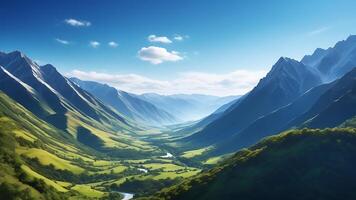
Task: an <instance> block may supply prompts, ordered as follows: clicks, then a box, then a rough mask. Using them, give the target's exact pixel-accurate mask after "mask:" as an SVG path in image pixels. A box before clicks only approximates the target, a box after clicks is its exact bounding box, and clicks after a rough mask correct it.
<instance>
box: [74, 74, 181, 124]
mask: <svg viewBox="0 0 356 200" xmlns="http://www.w3.org/2000/svg"><path fill="white" fill-rule="evenodd" d="M70 80H71V81H73V82H74V83H76V84H77V85H78V86H79V87H81V88H82V89H84V90H86V91H88V92H89V93H91V94H92V95H93V96H95V97H96V98H98V99H100V100H101V101H102V102H104V103H105V104H106V105H110V106H111V107H113V108H114V109H116V110H117V111H118V112H119V113H122V114H123V115H125V116H127V117H129V118H131V119H133V120H136V121H139V122H143V123H146V124H150V125H167V124H173V123H177V122H179V120H178V119H176V118H175V117H174V116H172V115H171V114H169V113H168V112H166V111H164V110H162V109H160V108H158V107H156V106H155V105H153V104H151V103H149V102H147V101H144V100H142V99H141V98H137V97H136V95H133V94H130V93H127V92H124V91H120V90H117V89H115V88H113V87H110V86H108V85H106V84H100V83H97V82H93V81H82V80H80V79H77V78H70Z"/></svg>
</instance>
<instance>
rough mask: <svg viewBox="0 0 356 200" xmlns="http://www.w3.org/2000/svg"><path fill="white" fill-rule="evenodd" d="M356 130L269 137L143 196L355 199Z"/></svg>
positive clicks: (305, 131)
mask: <svg viewBox="0 0 356 200" xmlns="http://www.w3.org/2000/svg"><path fill="white" fill-rule="evenodd" d="M355 131H356V129H355V128H346V129H325V130H319V129H303V130H292V131H288V132H286V133H283V134H280V135H276V136H272V137H270V138H267V139H265V140H263V141H261V142H259V143H258V144H256V145H254V146H253V147H250V148H248V149H244V150H241V151H239V152H237V153H236V154H235V155H234V156H232V157H231V158H228V159H227V160H225V161H224V162H222V163H221V164H218V165H217V166H215V167H213V168H212V169H210V170H207V171H205V172H203V173H201V174H199V175H197V176H195V177H192V178H190V179H187V180H185V181H183V183H181V184H178V185H175V186H172V187H169V188H165V189H163V190H162V191H161V192H159V193H157V194H155V195H153V196H152V197H148V198H142V199H152V200H153V199H155V200H159V199H166V200H183V199H184V200H191V199H194V200H203V199H204V200H210V199H226V200H230V199H231V200H232V199H249V200H254V199H256V200H257V199H298V200H300V199H335V200H337V199H340V198H341V199H355V198H356V194H355V193H354V188H355V187H356V183H355V181H354V180H355V178H356V173H355V170H354V166H355V164H356V157H355V155H356V134H355V133H356V132H355Z"/></svg>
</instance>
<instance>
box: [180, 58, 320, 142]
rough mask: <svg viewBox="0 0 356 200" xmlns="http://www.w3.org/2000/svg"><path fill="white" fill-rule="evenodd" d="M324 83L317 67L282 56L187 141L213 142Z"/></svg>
mask: <svg viewBox="0 0 356 200" xmlns="http://www.w3.org/2000/svg"><path fill="white" fill-rule="evenodd" d="M320 83H321V80H320V78H319V76H318V75H317V74H316V73H315V72H314V70H310V69H309V68H308V67H307V66H305V65H304V64H302V63H300V62H298V61H296V60H292V59H288V58H280V59H279V60H278V62H277V63H276V64H275V65H274V66H273V67H272V70H271V71H270V72H269V73H268V74H267V76H266V77H265V78H263V79H262V80H261V81H260V82H259V83H258V85H257V86H256V87H255V88H254V89H253V90H252V91H251V92H250V93H248V94H247V95H246V96H245V97H244V98H243V99H242V100H241V101H238V102H237V103H236V105H232V106H231V107H230V108H229V109H228V110H226V111H225V113H224V114H223V115H222V116H221V117H219V118H218V119H216V120H215V121H213V122H212V123H210V124H209V125H207V126H206V127H205V128H204V129H203V130H202V131H200V132H198V133H196V134H194V135H192V136H191V137H188V138H186V140H185V141H189V142H193V143H200V144H201V143H205V144H212V143H215V142H217V141H219V140H224V139H226V138H228V137H230V136H232V135H233V134H236V133H238V132H240V131H241V130H243V129H244V128H245V127H247V126H248V125H250V124H251V123H252V122H254V121H255V120H256V119H258V118H260V117H262V116H264V115H266V114H268V113H270V112H272V111H274V110H276V109H278V108H280V107H282V106H285V105H287V104H289V103H290V102H291V101H293V100H294V99H295V98H297V97H298V96H300V95H301V94H303V93H304V92H306V91H307V90H309V89H310V88H312V87H314V86H316V85H319V84H320Z"/></svg>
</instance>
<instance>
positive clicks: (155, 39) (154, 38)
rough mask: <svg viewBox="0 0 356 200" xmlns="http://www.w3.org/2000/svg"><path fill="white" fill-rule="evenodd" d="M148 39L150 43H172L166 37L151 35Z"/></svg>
mask: <svg viewBox="0 0 356 200" xmlns="http://www.w3.org/2000/svg"><path fill="white" fill-rule="evenodd" d="M147 39H148V41H150V42H160V43H164V44H170V43H172V41H171V40H170V39H169V38H167V37H166V36H156V35H149V36H148V38H147Z"/></svg>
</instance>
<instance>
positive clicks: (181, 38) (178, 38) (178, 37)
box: [174, 35, 184, 41]
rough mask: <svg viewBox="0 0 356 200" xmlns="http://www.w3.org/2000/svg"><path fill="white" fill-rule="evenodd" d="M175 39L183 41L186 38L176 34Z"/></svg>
mask: <svg viewBox="0 0 356 200" xmlns="http://www.w3.org/2000/svg"><path fill="white" fill-rule="evenodd" d="M174 39H175V40H178V41H182V40H183V39H184V38H183V36H180V35H176V36H174Z"/></svg>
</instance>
